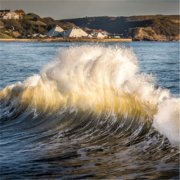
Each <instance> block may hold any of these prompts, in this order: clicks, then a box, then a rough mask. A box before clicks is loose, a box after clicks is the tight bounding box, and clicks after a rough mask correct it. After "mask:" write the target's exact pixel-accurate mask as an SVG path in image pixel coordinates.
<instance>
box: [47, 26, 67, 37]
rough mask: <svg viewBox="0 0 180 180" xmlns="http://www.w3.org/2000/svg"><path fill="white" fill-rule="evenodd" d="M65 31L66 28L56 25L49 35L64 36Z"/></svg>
mask: <svg viewBox="0 0 180 180" xmlns="http://www.w3.org/2000/svg"><path fill="white" fill-rule="evenodd" d="M63 33H64V29H62V28H61V27H60V26H58V25H56V26H55V27H53V28H52V29H51V30H50V31H49V32H48V33H47V36H49V37H59V36H63Z"/></svg>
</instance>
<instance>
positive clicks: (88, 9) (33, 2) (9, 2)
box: [0, 0, 179, 19]
mask: <svg viewBox="0 0 180 180" xmlns="http://www.w3.org/2000/svg"><path fill="white" fill-rule="evenodd" d="M0 9H10V10H15V9H23V10H24V11H25V12H26V13H30V12H33V13H36V14H38V15H40V16H41V17H52V18H54V19H68V18H78V17H86V16H88V17H90V16H132V15H156V14H167V15H168V14H179V0H49V1H47V0H0Z"/></svg>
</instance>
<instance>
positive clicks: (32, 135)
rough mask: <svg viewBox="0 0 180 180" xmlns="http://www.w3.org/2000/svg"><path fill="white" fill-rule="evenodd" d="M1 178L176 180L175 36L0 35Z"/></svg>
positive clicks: (177, 173)
mask: <svg viewBox="0 0 180 180" xmlns="http://www.w3.org/2000/svg"><path fill="white" fill-rule="evenodd" d="M0 54H1V56H0V88H1V90H0V132H1V138H0V177H1V178H2V179H38V178H39V179H53V178H55V179H97V178H101V179H179V151H178V146H179V77H180V76H179V59H178V58H179V45H178V43H174V42H173V43H155V42H132V43H124V44H118V43H116V44H113V43H112V44H99V45H98V44H81V43H73V44H70V43H0Z"/></svg>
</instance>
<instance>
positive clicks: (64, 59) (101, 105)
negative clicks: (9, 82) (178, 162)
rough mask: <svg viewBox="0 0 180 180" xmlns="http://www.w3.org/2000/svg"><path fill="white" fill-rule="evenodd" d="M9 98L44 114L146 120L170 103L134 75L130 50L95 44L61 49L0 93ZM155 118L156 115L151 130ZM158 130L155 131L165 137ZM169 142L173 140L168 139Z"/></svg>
mask: <svg viewBox="0 0 180 180" xmlns="http://www.w3.org/2000/svg"><path fill="white" fill-rule="evenodd" d="M14 96H15V97H16V98H17V101H18V102H19V103H21V104H24V105H28V106H32V107H33V108H36V109H37V110H39V111H43V112H46V111H51V112H53V111H57V110H58V109H60V108H61V107H69V108H76V109H77V110H79V111H92V112H94V113H97V114H99V113H104V112H113V113H115V114H117V116H126V117H127V116H129V117H134V116H139V117H143V118H144V119H151V120H153V117H154V115H155V114H156V112H158V114H159V113H161V111H159V110H158V108H159V107H161V106H162V104H163V103H164V102H166V100H167V99H170V93H169V91H168V90H162V89H160V88H159V89H156V88H155V87H154V83H153V78H152V77H151V76H148V75H144V74H141V73H140V72H139V66H138V61H137V58H136V56H135V54H134V53H133V52H132V51H131V50H130V49H125V48H116V47H109V48H107V47H100V46H80V47H71V48H65V49H61V51H60V53H59V56H58V57H57V58H56V60H55V61H53V62H52V63H50V64H48V65H46V66H45V67H44V68H43V69H42V71H41V73H40V75H34V76H32V77H30V78H28V79H27V80H25V81H24V82H23V83H22V84H20V83H19V84H16V85H13V86H9V87H6V88H4V89H3V90H1V91H0V98H1V99H6V98H7V97H8V98H13V97H14ZM172 113H173V112H172ZM169 115H170V116H171V113H170V114H169ZM159 117H160V116H159V115H157V116H155V119H156V125H155V127H157V123H158V124H159V122H160V121H159V120H157V119H159ZM172 117H174V116H172ZM176 118H177V117H174V119H176ZM141 119H142V118H141ZM162 121H163V120H162ZM174 121H176V120H174ZM174 121H173V123H174ZM160 124H161V123H160ZM178 128H179V127H178ZM157 129H161V127H159V126H158V128H157ZM163 129H164V130H163V131H161V130H160V132H162V133H163V134H165V135H167V137H168V138H169V136H168V134H169V133H165V132H164V131H166V130H165V129H166V128H164V127H163ZM169 139H170V140H172V141H174V137H173V136H172V138H171V137H170V138H169ZM175 141H179V140H177V138H176V140H175Z"/></svg>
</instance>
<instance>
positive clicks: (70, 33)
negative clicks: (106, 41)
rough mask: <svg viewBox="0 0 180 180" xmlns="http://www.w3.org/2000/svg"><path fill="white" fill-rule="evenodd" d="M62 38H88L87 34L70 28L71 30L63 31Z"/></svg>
mask: <svg viewBox="0 0 180 180" xmlns="http://www.w3.org/2000/svg"><path fill="white" fill-rule="evenodd" d="M64 37H67V38H81V37H88V34H87V33H86V32H85V31H83V30H82V29H80V28H72V29H69V30H67V31H65V33H64Z"/></svg>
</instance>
